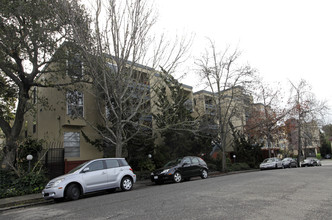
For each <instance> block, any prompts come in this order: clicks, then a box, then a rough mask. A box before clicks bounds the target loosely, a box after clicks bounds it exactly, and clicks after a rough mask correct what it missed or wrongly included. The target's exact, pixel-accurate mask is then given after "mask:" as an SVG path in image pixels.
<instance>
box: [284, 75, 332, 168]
mask: <svg viewBox="0 0 332 220" xmlns="http://www.w3.org/2000/svg"><path fill="white" fill-rule="evenodd" d="M290 84H291V86H292V87H291V96H290V99H289V104H290V109H292V116H293V117H295V119H296V122H297V128H296V129H297V148H298V165H300V160H301V154H302V145H303V141H302V139H303V134H305V133H307V132H304V131H305V129H304V128H305V126H306V125H308V123H318V122H319V121H320V120H321V119H323V118H324V115H325V113H326V111H327V110H328V107H327V105H326V102H325V101H319V100H317V99H316V97H315V95H314V94H313V93H312V92H311V87H310V85H309V84H308V83H307V82H306V81H305V80H303V79H301V80H300V82H299V83H298V84H295V83H293V82H291V81H290ZM302 130H304V131H302ZM306 136H307V137H308V134H307V135H306Z"/></svg>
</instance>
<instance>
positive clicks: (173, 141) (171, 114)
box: [153, 70, 201, 166]
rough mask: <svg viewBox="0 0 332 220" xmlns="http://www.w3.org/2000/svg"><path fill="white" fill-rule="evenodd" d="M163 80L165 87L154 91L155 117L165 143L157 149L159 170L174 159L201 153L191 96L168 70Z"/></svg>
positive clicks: (163, 75) (156, 158)
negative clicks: (155, 98) (166, 162)
mask: <svg viewBox="0 0 332 220" xmlns="http://www.w3.org/2000/svg"><path fill="white" fill-rule="evenodd" d="M161 78H162V80H163V83H162V84H161V86H160V87H159V88H157V89H156V90H155V92H156V95H157V97H158V98H157V100H158V101H157V102H156V103H155V105H156V106H157V112H158V113H156V114H154V115H153V117H154V119H155V120H156V125H157V130H158V131H159V132H160V135H161V138H162V140H163V143H162V144H161V145H160V146H158V147H157V149H156V154H155V162H156V164H157V166H161V165H163V163H164V162H165V161H167V160H169V159H171V158H175V157H180V156H185V155H187V154H195V153H198V152H200V151H201V149H200V148H199V147H197V146H196V143H197V141H196V136H195V134H196V133H197V130H198V129H197V121H196V120H195V118H193V117H192V115H191V113H192V109H193V106H192V103H191V102H190V100H189V99H188V98H189V97H188V93H186V92H185V90H184V89H183V88H182V84H181V83H179V82H178V81H177V80H176V79H175V78H174V77H173V76H171V75H170V74H168V73H167V72H166V71H165V70H163V73H162V74H161ZM195 146H196V147H195Z"/></svg>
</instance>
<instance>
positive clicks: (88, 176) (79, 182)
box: [42, 158, 136, 201]
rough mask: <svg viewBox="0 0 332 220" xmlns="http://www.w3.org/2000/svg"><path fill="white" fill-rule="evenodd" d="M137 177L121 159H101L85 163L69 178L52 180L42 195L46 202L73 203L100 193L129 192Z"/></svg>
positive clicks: (71, 173)
mask: <svg viewBox="0 0 332 220" xmlns="http://www.w3.org/2000/svg"><path fill="white" fill-rule="evenodd" d="M135 182H136V175H135V174H134V172H133V170H132V169H131V167H130V166H129V165H128V163H127V161H126V160H125V159H124V158H102V159H96V160H91V161H88V162H85V163H83V164H81V165H79V166H78V167H76V168H74V169H73V170H71V171H70V172H69V173H68V174H66V175H63V176H59V177H57V178H54V179H52V180H51V181H50V182H49V183H48V184H47V185H46V187H45V189H44V190H43V191H42V195H43V197H44V198H45V199H52V198H53V199H54V200H56V201H57V200H62V199H64V198H65V199H68V200H76V199H78V198H79V197H80V196H81V195H83V194H86V193H89V192H95V191H99V190H109V191H115V190H116V188H121V189H122V190H123V191H128V190H131V189H132V187H133V184H134V183H135Z"/></svg>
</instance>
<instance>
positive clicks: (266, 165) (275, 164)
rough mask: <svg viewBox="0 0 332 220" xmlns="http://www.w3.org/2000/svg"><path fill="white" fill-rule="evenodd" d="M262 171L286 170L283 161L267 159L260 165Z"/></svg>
mask: <svg viewBox="0 0 332 220" xmlns="http://www.w3.org/2000/svg"><path fill="white" fill-rule="evenodd" d="M259 168H260V169H261V170H265V169H278V168H284V165H283V164H282V161H281V160H280V159H279V158H277V157H272V158H266V159H265V160H264V161H263V162H262V163H261V164H260V165H259Z"/></svg>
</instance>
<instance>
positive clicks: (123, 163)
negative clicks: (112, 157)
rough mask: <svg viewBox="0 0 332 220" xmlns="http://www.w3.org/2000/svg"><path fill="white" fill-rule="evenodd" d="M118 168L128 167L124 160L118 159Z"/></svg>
mask: <svg viewBox="0 0 332 220" xmlns="http://www.w3.org/2000/svg"><path fill="white" fill-rule="evenodd" d="M118 162H119V165H120V167H124V166H129V164H128V163H127V161H126V160H125V159H118Z"/></svg>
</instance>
